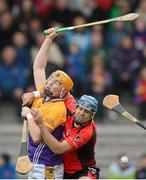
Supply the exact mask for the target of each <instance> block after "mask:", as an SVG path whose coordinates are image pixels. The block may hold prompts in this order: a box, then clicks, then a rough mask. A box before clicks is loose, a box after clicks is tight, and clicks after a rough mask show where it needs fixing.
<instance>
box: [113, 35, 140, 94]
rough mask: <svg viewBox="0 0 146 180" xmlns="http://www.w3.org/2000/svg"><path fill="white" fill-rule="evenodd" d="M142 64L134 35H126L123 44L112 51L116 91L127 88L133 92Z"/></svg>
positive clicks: (127, 90) (126, 89)
mask: <svg viewBox="0 0 146 180" xmlns="http://www.w3.org/2000/svg"><path fill="white" fill-rule="evenodd" d="M140 66H141V61H140V56H139V52H138V50H137V49H136V48H135V46H134V44H133V40H132V37H130V36H129V35H126V36H124V37H123V38H122V41H121V45H120V46H119V47H117V48H115V49H114V50H113V52H112V59H111V67H112V70H113V80H114V82H113V84H114V93H117V94H118V93H119V92H120V91H123V90H125V91H126V92H129V93H130V94H132V93H133V90H132V88H133V85H134V81H135V77H136V75H137V72H138V70H139V68H140Z"/></svg>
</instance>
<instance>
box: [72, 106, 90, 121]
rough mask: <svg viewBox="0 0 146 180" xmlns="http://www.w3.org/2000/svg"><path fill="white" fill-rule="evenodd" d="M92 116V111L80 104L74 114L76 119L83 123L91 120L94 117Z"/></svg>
mask: <svg viewBox="0 0 146 180" xmlns="http://www.w3.org/2000/svg"><path fill="white" fill-rule="evenodd" d="M92 116H93V115H92V113H91V111H89V110H87V109H85V108H84V107H82V106H78V107H77V109H76V111H75V114H74V118H75V119H76V121H78V122H81V123H86V122H89V121H90V120H91V119H92Z"/></svg>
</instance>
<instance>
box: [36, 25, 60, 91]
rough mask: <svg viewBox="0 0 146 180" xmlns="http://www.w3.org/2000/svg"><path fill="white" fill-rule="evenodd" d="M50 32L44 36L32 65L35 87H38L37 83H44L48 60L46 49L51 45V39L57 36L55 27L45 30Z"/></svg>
mask: <svg viewBox="0 0 146 180" xmlns="http://www.w3.org/2000/svg"><path fill="white" fill-rule="evenodd" d="M47 31H48V32H49V33H50V34H49V35H48V36H46V38H45V40H44V42H43V44H42V46H41V48H40V50H39V52H38V54H37V56H36V58H35V61H34V65H33V73H34V81H35V86H36V89H38V88H39V85H40V84H42V83H45V81H46V75H45V68H46V65H47V61H48V51H49V48H50V46H51V43H52V40H53V39H54V38H55V37H56V36H57V33H56V32H55V28H50V29H48V30H47Z"/></svg>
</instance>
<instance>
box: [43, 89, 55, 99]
mask: <svg viewBox="0 0 146 180" xmlns="http://www.w3.org/2000/svg"><path fill="white" fill-rule="evenodd" d="M44 94H45V96H49V97H52V95H53V94H52V93H51V91H50V89H48V88H44Z"/></svg>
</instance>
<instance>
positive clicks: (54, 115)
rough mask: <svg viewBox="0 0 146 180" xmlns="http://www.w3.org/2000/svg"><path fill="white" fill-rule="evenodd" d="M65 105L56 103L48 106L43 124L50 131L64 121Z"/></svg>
mask: <svg viewBox="0 0 146 180" xmlns="http://www.w3.org/2000/svg"><path fill="white" fill-rule="evenodd" d="M66 114H67V113H66V107H65V105H56V107H54V106H53V107H50V108H49V110H48V111H47V112H46V115H45V117H44V124H45V126H46V127H47V128H49V129H51V130H52V131H53V130H55V129H56V128H57V127H59V126H60V125H64V124H65V122H66Z"/></svg>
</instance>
